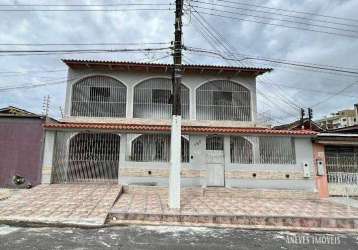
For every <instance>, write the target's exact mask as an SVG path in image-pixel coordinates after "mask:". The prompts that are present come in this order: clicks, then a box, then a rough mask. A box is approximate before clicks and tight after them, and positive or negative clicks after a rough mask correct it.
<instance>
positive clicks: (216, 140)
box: [206, 135, 224, 150]
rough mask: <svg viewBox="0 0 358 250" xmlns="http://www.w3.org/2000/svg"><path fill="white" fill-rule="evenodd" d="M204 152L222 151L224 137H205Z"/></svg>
mask: <svg viewBox="0 0 358 250" xmlns="http://www.w3.org/2000/svg"><path fill="white" fill-rule="evenodd" d="M206 150H224V137H223V136H218V135H208V136H207V137H206Z"/></svg>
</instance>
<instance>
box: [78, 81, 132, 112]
mask: <svg viewBox="0 0 358 250" xmlns="http://www.w3.org/2000/svg"><path fill="white" fill-rule="evenodd" d="M126 95H127V88H126V86H125V85H124V84H123V83H121V82H119V81H117V80H116V79H114V78H112V77H108V76H90V77H86V78H84V79H82V80H80V81H78V82H77V83H75V84H74V85H73V89H72V103H71V104H72V106H71V115H72V116H89V117H126V99H127V97H126Z"/></svg>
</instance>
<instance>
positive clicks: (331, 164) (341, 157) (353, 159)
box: [325, 146, 358, 173]
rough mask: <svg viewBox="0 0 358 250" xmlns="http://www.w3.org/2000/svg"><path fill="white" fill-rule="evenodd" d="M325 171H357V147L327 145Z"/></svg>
mask: <svg viewBox="0 0 358 250" xmlns="http://www.w3.org/2000/svg"><path fill="white" fill-rule="evenodd" d="M325 151H326V152H325V155H326V164H327V172H347V173H358V147H334V146H327V147H326V150H325Z"/></svg>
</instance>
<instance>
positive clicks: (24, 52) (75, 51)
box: [0, 47, 170, 56]
mask: <svg viewBox="0 0 358 250" xmlns="http://www.w3.org/2000/svg"><path fill="white" fill-rule="evenodd" d="M169 49H170V47H163V48H143V49H72V50H0V56H32V55H58V54H61V55H65V54H87V53H118V52H125V53H136V52H153V53H154V52H163V51H165V50H169Z"/></svg>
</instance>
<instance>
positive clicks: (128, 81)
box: [64, 69, 257, 127]
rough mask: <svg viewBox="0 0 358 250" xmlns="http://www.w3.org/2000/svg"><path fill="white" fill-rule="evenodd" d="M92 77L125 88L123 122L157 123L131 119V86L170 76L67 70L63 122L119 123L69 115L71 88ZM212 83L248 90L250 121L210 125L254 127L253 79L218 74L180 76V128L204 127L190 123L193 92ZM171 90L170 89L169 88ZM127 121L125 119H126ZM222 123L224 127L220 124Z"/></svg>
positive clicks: (132, 91) (214, 122)
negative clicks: (185, 101)
mask: <svg viewBox="0 0 358 250" xmlns="http://www.w3.org/2000/svg"><path fill="white" fill-rule="evenodd" d="M95 76H107V77H111V78H113V79H115V80H117V81H118V82H119V83H122V84H123V85H124V86H126V88H127V94H126V100H127V105H126V117H125V118H127V119H133V120H132V121H135V120H137V122H144V123H146V122H148V121H147V120H151V121H149V122H154V123H155V124H157V123H158V120H160V119H158V120H157V121H153V119H152V116H151V115H150V114H148V117H147V119H145V118H144V119H139V118H135V117H134V115H133V113H134V112H133V106H134V105H133V100H134V91H135V87H136V86H138V85H140V84H141V83H143V81H147V80H151V79H168V80H169V81H170V80H171V78H170V73H169V72H168V73H166V74H163V73H161V74H153V73H142V72H135V73H133V72H114V71H94V70H72V69H69V72H68V79H69V81H68V83H67V89H66V101H65V112H64V115H65V120H64V121H81V122H85V121H92V122H95V121H100V122H120V121H123V120H124V119H123V118H118V117H107V118H105V117H101V118H100V119H98V118H97V119H96V118H95V117H84V116H82V117H79V116H72V115H71V106H72V104H71V100H72V92H73V86H74V85H75V84H76V83H78V82H79V81H81V80H82V79H84V78H87V77H95ZM215 80H229V81H231V82H233V83H237V84H239V85H241V86H243V87H245V88H246V89H248V90H249V91H250V106H251V118H252V119H251V121H220V122H218V121H214V120H211V121H210V124H213V125H218V126H220V125H221V126H223V125H224V124H225V125H226V126H239V127H240V126H241V127H242V126H244V127H252V126H257V124H256V113H257V110H256V80H255V78H254V77H240V76H236V77H225V76H218V75H200V74H199V75H184V77H183V81H182V83H183V85H184V86H186V87H187V88H188V89H189V101H190V104H189V106H190V109H189V110H190V111H189V119H187V120H186V119H184V120H183V125H186V124H195V125H197V124H204V125H207V122H206V121H202V122H191V121H196V120H197V119H196V101H197V100H196V90H197V89H198V88H199V87H200V86H202V85H204V84H205V83H208V82H211V81H215ZM169 88H171V86H169ZM127 121H128V120H127ZM161 122H162V123H167V124H169V123H170V120H162V121H161ZM223 123H224V124H223Z"/></svg>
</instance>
